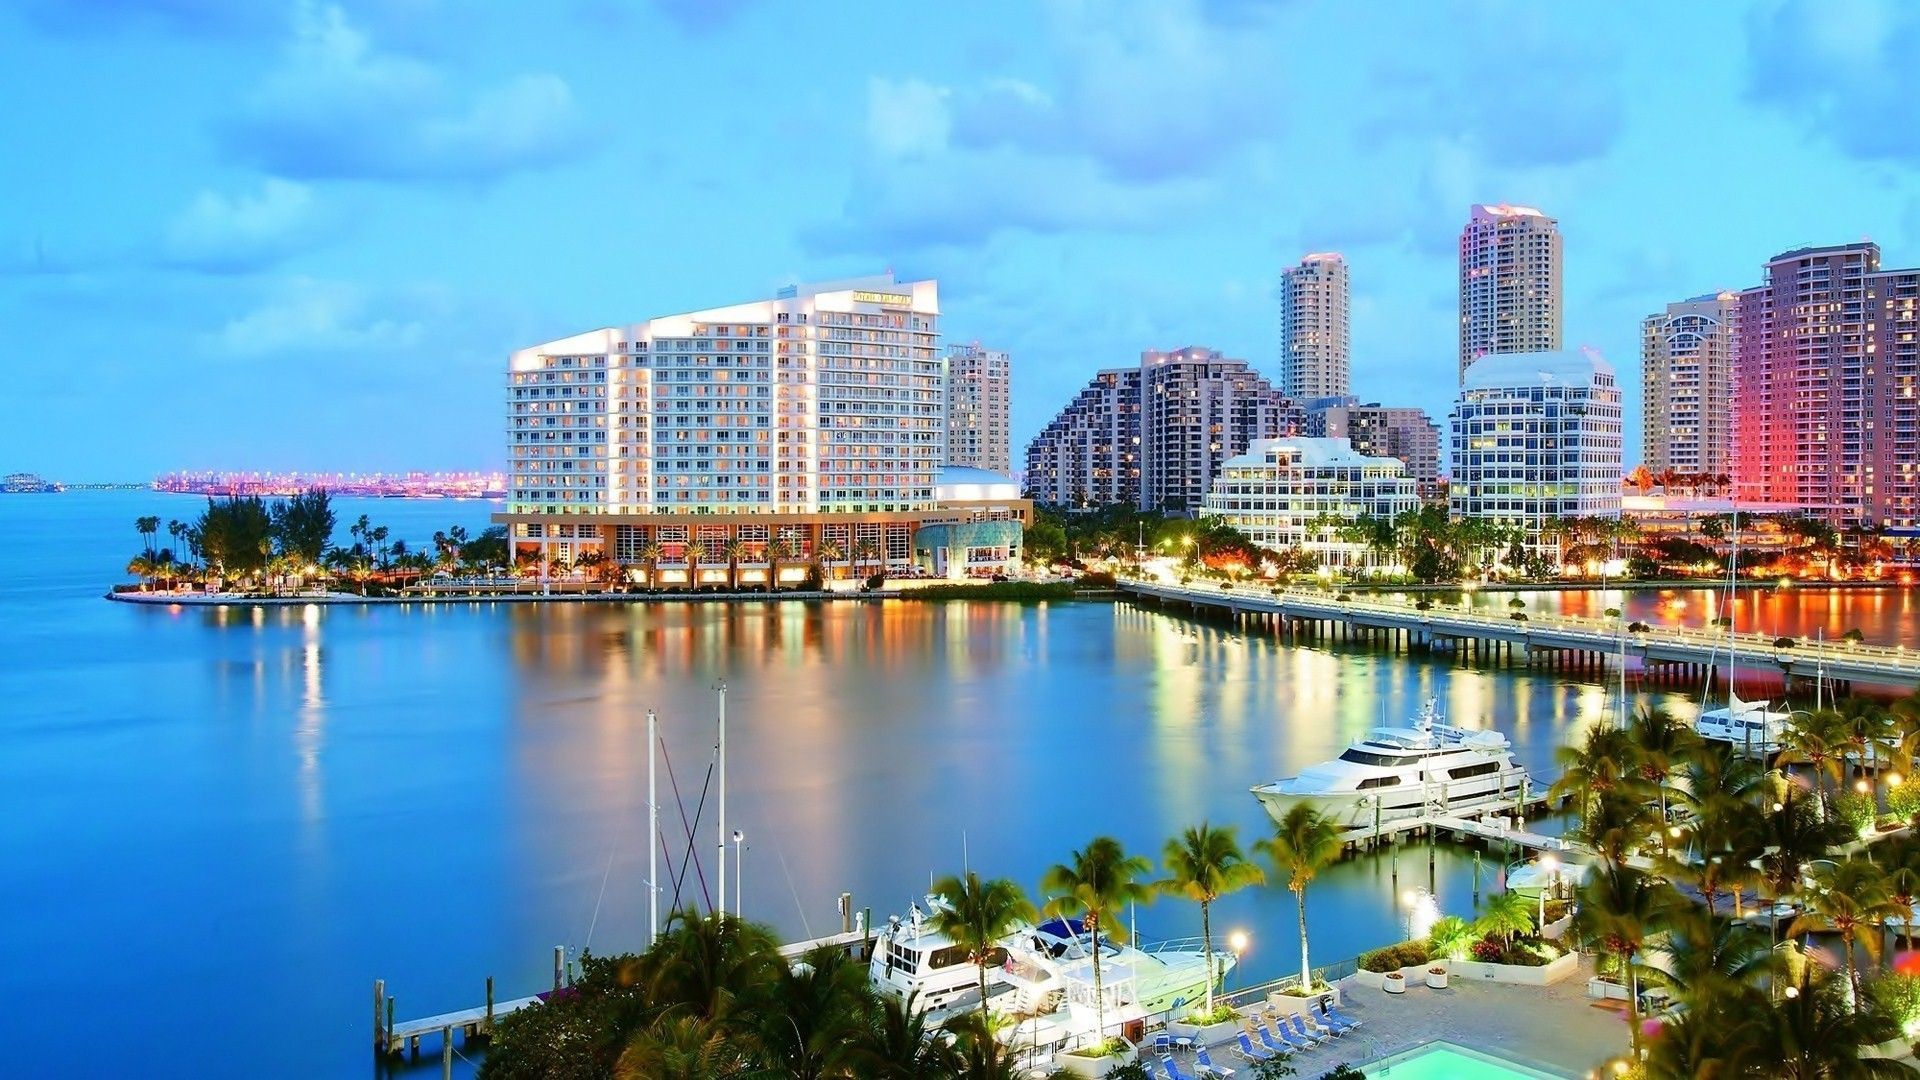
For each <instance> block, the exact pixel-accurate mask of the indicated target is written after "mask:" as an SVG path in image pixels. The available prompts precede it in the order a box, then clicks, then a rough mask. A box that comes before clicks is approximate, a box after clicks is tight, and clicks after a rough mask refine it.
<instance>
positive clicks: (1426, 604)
mask: <svg viewBox="0 0 1920 1080" xmlns="http://www.w3.org/2000/svg"><path fill="white" fill-rule="evenodd" d="M1413 610H1415V611H1432V610H1433V601H1431V600H1422V601H1420V602H1419V603H1417V604H1415V605H1413ZM1342 1068H1345V1066H1342Z"/></svg>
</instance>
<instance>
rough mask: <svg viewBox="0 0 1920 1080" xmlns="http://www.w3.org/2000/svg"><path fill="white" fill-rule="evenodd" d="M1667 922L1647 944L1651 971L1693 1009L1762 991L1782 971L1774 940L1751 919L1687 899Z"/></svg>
mask: <svg viewBox="0 0 1920 1080" xmlns="http://www.w3.org/2000/svg"><path fill="white" fill-rule="evenodd" d="M1665 928H1666V932H1665V933H1663V934H1660V935H1659V936H1657V937H1655V938H1654V939H1653V940H1652V941H1651V942H1650V943H1649V944H1648V945H1647V961H1648V963H1647V968H1648V972H1649V974H1650V975H1652V977H1653V978H1654V979H1655V980H1656V981H1658V982H1660V983H1662V984H1664V985H1665V986H1666V987H1668V988H1669V989H1670V990H1672V991H1673V995H1674V997H1675V998H1676V999H1678V1000H1679V1001H1681V1002H1682V1003H1684V1004H1685V1005H1686V1006H1687V1008H1688V1009H1689V1010H1691V1011H1695V1012H1699V1011H1704V1010H1706V1009H1708V1008H1710V1007H1711V1006H1713V1005H1715V1004H1716V1003H1721V1002H1728V1001H1732V1000H1734V999H1736V998H1738V997H1741V996H1743V995H1748V994H1759V989H1758V988H1759V987H1760V986H1762V985H1764V984H1766V983H1768V982H1769V981H1771V980H1772V979H1773V978H1775V977H1777V976H1778V974H1779V973H1780V971H1781V964H1780V956H1779V954H1778V953H1776V952H1774V950H1773V943H1772V942H1771V941H1769V940H1768V936H1767V934H1766V933H1765V932H1764V931H1762V930H1761V929H1760V928H1759V927H1757V926H1754V925H1753V924H1752V923H1748V922H1743V921H1740V920H1738V919H1729V918H1726V917H1724V916H1721V915H1717V914H1712V913H1709V912H1707V911H1703V910H1700V909H1698V908H1695V907H1692V906H1691V905H1688V906H1684V907H1676V908H1675V909H1674V910H1672V911H1670V912H1668V913H1667V917H1666V920H1665ZM1761 996H1763V997H1764V995H1761Z"/></svg>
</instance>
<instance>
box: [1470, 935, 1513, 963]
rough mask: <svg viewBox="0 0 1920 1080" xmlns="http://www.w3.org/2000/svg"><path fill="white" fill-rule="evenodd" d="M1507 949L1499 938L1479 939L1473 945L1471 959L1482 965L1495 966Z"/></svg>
mask: <svg viewBox="0 0 1920 1080" xmlns="http://www.w3.org/2000/svg"><path fill="white" fill-rule="evenodd" d="M1506 951H1507V947H1506V945H1505V944H1504V943H1502V942H1501V941H1500V939H1499V938H1481V939H1480V940H1479V941H1476V942H1474V943H1473V958H1474V959H1475V960H1478V961H1480V962H1481V963H1483V964H1497V963H1499V962H1500V955H1501V954H1502V953H1504V952H1506Z"/></svg>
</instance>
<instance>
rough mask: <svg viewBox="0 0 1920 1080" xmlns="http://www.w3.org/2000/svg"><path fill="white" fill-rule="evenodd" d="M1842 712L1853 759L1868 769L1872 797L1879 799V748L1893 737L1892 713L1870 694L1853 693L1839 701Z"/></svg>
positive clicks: (1859, 765) (1858, 764) (1840, 711)
mask: <svg viewBox="0 0 1920 1080" xmlns="http://www.w3.org/2000/svg"><path fill="white" fill-rule="evenodd" d="M1839 713H1840V716H1841V719H1842V722H1843V723H1844V724H1845V725H1846V731H1847V742H1848V744H1849V745H1850V746H1851V748H1852V749H1851V752H1850V755H1849V756H1851V758H1852V759H1853V761H1854V763H1855V764H1856V765H1857V766H1858V767H1861V768H1864V769H1866V770H1867V777H1868V781H1867V782H1868V783H1869V784H1870V785H1871V788H1872V794H1873V800H1874V802H1875V803H1878V802H1879V801H1880V748H1881V744H1882V741H1883V740H1888V739H1891V738H1892V737H1893V735H1894V731H1895V727H1894V720H1893V715H1892V714H1891V713H1890V712H1888V711H1887V710H1886V709H1883V708H1881V707H1880V706H1879V704H1878V703H1876V702H1874V701H1872V700H1871V699H1868V698H1863V697H1850V698H1847V699H1846V700H1844V701H1842V702H1840V708H1839Z"/></svg>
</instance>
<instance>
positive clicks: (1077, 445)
mask: <svg viewBox="0 0 1920 1080" xmlns="http://www.w3.org/2000/svg"><path fill="white" fill-rule="evenodd" d="M1026 477H1027V494H1028V495H1030V496H1032V498H1033V499H1034V500H1035V501H1037V502H1041V503H1045V504H1047V505H1049V506H1108V505H1112V504H1114V503H1126V504H1128V505H1137V504H1138V503H1139V502H1140V369H1139V368H1137V367H1130V368H1110V369H1108V370H1106V371H1102V372H1100V373H1098V374H1096V375H1095V376H1094V377H1093V379H1092V380H1091V381H1089V382H1088V383H1087V385H1086V387H1085V389H1083V390H1081V391H1080V392H1079V393H1078V394H1076V395H1074V398H1073V400H1072V401H1070V402H1068V403H1067V407H1066V408H1064V409H1061V410H1060V413H1059V415H1057V416H1055V417H1054V418H1053V419H1052V420H1050V421H1048V422H1047V426H1046V427H1044V428H1041V429H1040V433H1039V434H1038V435H1035V436H1034V437H1033V441H1032V442H1030V443H1028V444H1027V472H1026Z"/></svg>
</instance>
